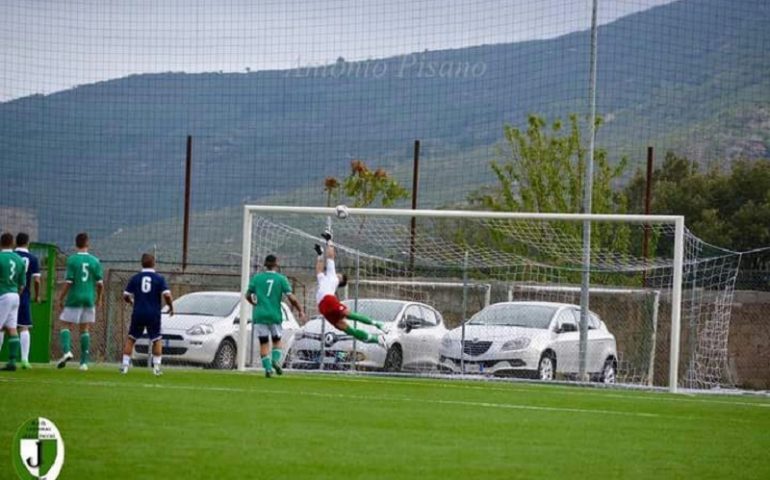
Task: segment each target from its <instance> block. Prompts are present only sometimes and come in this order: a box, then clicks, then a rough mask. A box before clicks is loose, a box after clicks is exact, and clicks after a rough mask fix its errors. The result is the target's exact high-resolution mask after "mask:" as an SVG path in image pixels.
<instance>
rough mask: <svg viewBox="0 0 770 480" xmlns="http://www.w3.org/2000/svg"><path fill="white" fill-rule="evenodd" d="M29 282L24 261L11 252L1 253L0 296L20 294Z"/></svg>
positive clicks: (4, 251)
mask: <svg viewBox="0 0 770 480" xmlns="http://www.w3.org/2000/svg"><path fill="white" fill-rule="evenodd" d="M26 282H27V270H26V267H25V266H24V261H23V260H22V259H21V257H20V256H19V255H17V254H16V253H14V252H13V251H11V250H3V251H1V252H0V295H5V294H6V293H19V289H20V288H22V287H23V286H24V285H25V284H26Z"/></svg>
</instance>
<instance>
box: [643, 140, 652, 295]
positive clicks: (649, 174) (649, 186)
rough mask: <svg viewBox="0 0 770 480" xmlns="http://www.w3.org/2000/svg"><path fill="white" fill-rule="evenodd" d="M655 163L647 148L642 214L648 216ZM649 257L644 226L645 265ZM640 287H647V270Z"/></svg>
mask: <svg viewBox="0 0 770 480" xmlns="http://www.w3.org/2000/svg"><path fill="white" fill-rule="evenodd" d="M654 162H655V151H654V150H653V148H652V147H647V181H646V183H645V186H644V214H645V215H649V214H650V211H651V210H652V167H653V164H654ZM649 256H650V225H647V224H645V226H644V241H643V243H642V258H643V259H644V263H645V265H646V264H647V259H648V258H649ZM642 286H644V287H647V269H646V268H645V269H644V270H642Z"/></svg>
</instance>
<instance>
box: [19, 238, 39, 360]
mask: <svg viewBox="0 0 770 480" xmlns="http://www.w3.org/2000/svg"><path fill="white" fill-rule="evenodd" d="M14 251H15V252H16V254H17V255H19V256H20V257H21V260H22V261H23V262H24V265H25V266H26V267H27V276H26V286H25V287H24V291H23V292H22V293H21V298H20V299H19V317H18V320H17V322H16V323H17V325H18V329H19V341H20V342H21V368H24V369H27V368H29V344H30V341H29V329H30V328H32V308H31V301H32V290H33V288H32V286H33V285H34V290H35V303H40V262H39V261H38V259H37V257H36V256H34V255H32V254H31V253H29V235H27V234H26V233H24V232H19V233H18V234H16V250H14Z"/></svg>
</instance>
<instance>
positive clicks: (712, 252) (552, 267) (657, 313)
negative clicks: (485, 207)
mask: <svg viewBox="0 0 770 480" xmlns="http://www.w3.org/2000/svg"><path fill="white" fill-rule="evenodd" d="M586 222H590V224H591V228H592V232H593V235H592V242H591V247H590V256H589V258H590V264H588V265H585V264H584V258H585V256H584V255H583V253H584V252H583V245H582V236H581V233H582V228H583V226H584V224H585V223H586ZM326 229H329V230H331V231H332V232H333V235H334V240H333V242H334V245H335V247H336V252H337V253H336V254H337V259H336V264H337V270H338V271H340V272H344V273H346V274H347V276H348V279H349V283H348V286H347V287H346V288H344V289H340V290H338V292H337V295H338V297H339V298H340V299H341V300H344V301H345V303H346V304H347V305H348V307H349V308H350V309H351V310H354V311H359V312H360V313H362V314H364V315H367V316H369V317H371V318H374V319H376V320H378V321H381V322H385V323H386V324H387V326H388V328H387V334H386V337H385V338H386V339H387V341H386V344H385V345H371V344H369V345H362V344H361V342H358V343H357V342H356V341H355V339H353V338H351V337H350V336H346V335H345V334H344V333H343V332H340V331H338V330H336V329H335V328H334V327H332V326H331V325H330V324H328V323H327V322H324V321H323V319H322V318H312V319H311V320H310V321H308V322H307V323H306V324H305V325H304V326H303V327H302V329H301V330H300V331H299V332H297V333H296V334H295V335H294V337H293V342H292V346H291V349H292V350H291V351H290V352H289V357H290V358H291V360H292V362H293V363H292V365H289V366H290V367H294V368H318V369H327V368H328V369H348V370H359V369H360V370H381V371H386V372H400V371H404V372H413V373H418V374H428V375H457V376H460V377H463V378H467V376H468V375H478V376H511V377H530V378H531V377H535V378H540V379H542V380H554V379H555V380H567V381H570V380H581V381H582V380H585V379H586V378H589V379H591V380H594V381H601V382H606V383H613V382H619V383H626V384H631V385H641V386H658V387H662V386H665V387H668V388H669V389H670V390H671V391H676V389H677V388H678V387H681V386H684V387H692V388H710V387H714V386H719V385H728V384H730V378H729V370H728V368H727V333H726V332H727V329H728V328H729V315H730V304H731V299H732V288H733V283H734V279H735V274H736V273H737V257H736V256H735V255H733V254H732V252H725V251H720V250H718V249H714V248H713V247H711V246H708V245H707V244H704V243H703V242H701V241H700V240H699V239H697V238H696V237H694V236H693V235H692V234H690V233H689V232H688V231H687V230H686V228H685V225H684V218H683V217H681V216H662V215H656V216H644V215H599V214H591V215H584V214H535V213H505V212H479V211H453V210H400V209H369V208H364V209H356V208H349V209H348V208H336V209H335V208H323V207H290V206H259V205H246V206H245V207H244V211H243V252H242V255H243V256H242V265H241V279H242V285H243V286H242V288H243V289H244V290H245V288H246V285H247V284H248V280H249V277H250V275H251V274H252V273H253V272H254V266H255V265H259V264H260V263H261V261H262V258H264V257H265V256H266V255H268V254H273V255H276V256H278V258H279V261H280V264H281V267H282V269H283V272H284V273H286V274H287V275H290V276H291V277H292V278H293V279H295V281H296V282H298V283H300V284H301V286H302V289H301V290H302V291H303V292H306V294H305V295H304V296H303V297H302V298H300V300H301V301H302V302H304V304H305V307H306V311H307V312H308V314H309V315H312V314H313V313H317V307H316V305H315V295H314V290H315V281H316V280H315V271H314V263H315V258H316V254H315V253H314V250H313V244H314V243H323V239H322V238H321V237H320V234H321V232H323V231H324V230H326ZM642 252H648V253H647V254H643V253H642ZM586 269H587V270H588V272H589V273H590V280H591V282H590V288H589V290H588V294H589V296H588V298H589V305H588V306H589V309H590V312H589V314H588V315H583V314H581V307H580V292H581V288H580V285H581V278H582V275H583V272H584V271H585V270H586ZM248 316H249V308H248V304H246V303H245V302H244V303H243V304H242V312H241V317H242V318H248ZM683 326H684V328H683ZM240 334H241V337H242V338H241V339H240V342H239V344H240V345H246V341H247V338H243V337H246V331H245V330H241V333H240ZM238 353H239V361H238V365H239V368H240V369H243V368H244V367H245V353H246V351H245V349H243V348H239V351H238ZM682 357H683V358H682Z"/></svg>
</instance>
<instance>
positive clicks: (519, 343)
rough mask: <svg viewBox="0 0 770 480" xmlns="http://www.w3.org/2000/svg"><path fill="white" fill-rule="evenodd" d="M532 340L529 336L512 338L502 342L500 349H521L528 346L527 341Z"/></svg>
mask: <svg viewBox="0 0 770 480" xmlns="http://www.w3.org/2000/svg"><path fill="white" fill-rule="evenodd" d="M531 341H532V340H531V339H530V338H529V337H517V338H514V339H513V340H508V341H507V342H505V343H504V344H503V346H502V347H500V350H501V351H511V350H523V349H525V348H527V347H528V346H529V343H530V342H531Z"/></svg>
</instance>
